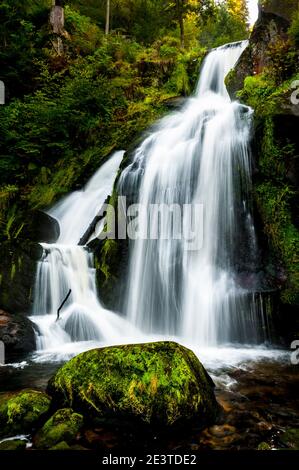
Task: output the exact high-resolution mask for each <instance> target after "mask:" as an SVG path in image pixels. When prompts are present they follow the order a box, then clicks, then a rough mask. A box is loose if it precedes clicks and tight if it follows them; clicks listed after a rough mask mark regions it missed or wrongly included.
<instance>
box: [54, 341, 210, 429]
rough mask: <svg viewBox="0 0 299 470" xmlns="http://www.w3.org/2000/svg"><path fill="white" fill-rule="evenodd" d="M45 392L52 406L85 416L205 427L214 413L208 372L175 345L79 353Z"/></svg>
mask: <svg viewBox="0 0 299 470" xmlns="http://www.w3.org/2000/svg"><path fill="white" fill-rule="evenodd" d="M48 393H49V394H50V395H51V396H52V397H53V402H54V403H55V405H56V406H57V405H63V406H71V407H72V408H73V409H75V410H80V411H82V412H83V413H85V415H86V416H88V417H100V418H103V417H107V416H110V417H111V416H113V417H117V418H119V419H121V418H129V419H131V418H133V417H135V418H138V419H141V421H143V422H145V423H150V424H158V425H173V424H175V423H178V422H181V421H186V420H190V419H196V420H197V421H199V422H200V423H204V422H207V421H211V420H213V419H214V418H215V416H216V414H217V411H218V404H217V402H216V399H215V396H214V393H213V382H212V380H211V378H210V377H209V375H208V374H207V372H206V370H205V369H204V367H203V366H202V365H201V363H200V362H199V360H198V359H197V357H196V356H195V355H194V353H193V352H192V351H190V350H189V349H187V348H185V347H183V346H180V345H179V344H177V343H173V342H157V343H147V344H137V345H123V346H115V347H106V348H102V349H94V350H91V351H87V352H85V353H82V354H80V355H78V356H76V357H75V358H73V359H71V360H70V361H69V362H68V363H67V364H65V365H64V366H63V367H62V368H61V369H59V370H58V372H57V373H56V374H55V375H54V377H52V379H51V380H50V381H49V385H48Z"/></svg>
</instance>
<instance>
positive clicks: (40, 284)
mask: <svg viewBox="0 0 299 470" xmlns="http://www.w3.org/2000/svg"><path fill="white" fill-rule="evenodd" d="M123 154H124V152H123V151H121V152H116V153H115V154H114V155H113V156H112V157H111V158H110V159H109V160H108V161H107V162H106V163H105V164H104V165H103V166H102V167H101V168H100V170H98V171H97V172H96V174H95V175H94V176H93V177H92V179H91V180H90V181H89V183H88V184H87V185H86V187H85V189H84V190H83V191H76V192H74V193H72V194H70V195H69V196H67V197H66V198H65V199H63V201H61V202H59V203H58V204H57V205H56V206H55V207H54V208H53V209H52V210H51V211H50V212H49V213H50V214H51V215H52V216H53V217H55V218H56V219H57V220H58V222H59V225H60V236H59V239H58V241H57V243H53V244H46V243H43V244H42V246H43V248H44V256H43V259H42V260H41V261H40V262H39V263H38V268H37V275H36V284H35V295H34V305H33V315H32V317H31V319H32V321H33V322H34V323H35V324H36V325H37V330H38V334H37V349H38V350H39V351H43V353H45V352H47V353H52V352H55V351H57V350H63V349H64V350H69V349H72V348H73V344H74V343H83V344H84V345H85V349H88V342H91V341H101V342H103V341H104V342H108V343H113V342H115V341H116V342H117V341H121V339H122V334H123V331H124V330H125V331H126V332H127V334H128V335H130V334H131V335H133V334H136V331H135V329H134V328H133V327H130V325H128V323H127V322H126V321H125V320H124V319H122V318H121V317H120V316H119V315H116V314H115V313H112V312H110V311H108V310H106V309H104V308H103V306H102V305H101V303H100V301H99V300H98V295H97V288H96V278H95V269H94V264H93V256H92V254H91V253H90V252H89V251H88V250H87V249H86V248H85V247H82V246H78V245H77V243H78V241H79V240H80V238H81V237H82V236H83V235H84V233H85V232H86V230H87V228H88V226H89V224H90V223H91V222H92V220H93V219H94V217H95V216H96V215H97V212H98V211H99V210H100V209H101V207H102V205H103V203H104V201H105V199H106V198H107V196H108V195H109V194H111V191H112V187H113V183H114V180H115V177H116V173H117V170H118V167H119V165H120V162H121V159H122V157H123ZM69 289H71V291H72V292H71V295H70V297H69V299H68V301H67V302H66V303H65V305H64V307H63V309H62V310H61V314H60V318H59V320H58V321H57V309H58V307H59V306H60V305H61V303H62V301H63V300H64V299H65V297H66V294H67V293H68V291H69Z"/></svg>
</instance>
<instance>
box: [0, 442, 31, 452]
mask: <svg viewBox="0 0 299 470" xmlns="http://www.w3.org/2000/svg"><path fill="white" fill-rule="evenodd" d="M25 449H26V441H24V440H23V439H12V440H9V441H3V442H0V451H1V450H11V451H12V450H13V451H15V450H25Z"/></svg>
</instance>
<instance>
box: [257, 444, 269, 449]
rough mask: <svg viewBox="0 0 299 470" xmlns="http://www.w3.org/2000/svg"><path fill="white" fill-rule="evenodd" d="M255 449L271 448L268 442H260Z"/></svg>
mask: <svg viewBox="0 0 299 470" xmlns="http://www.w3.org/2000/svg"><path fill="white" fill-rule="evenodd" d="M257 450H271V446H270V445H269V444H267V442H261V443H260V444H259V445H258V448H257Z"/></svg>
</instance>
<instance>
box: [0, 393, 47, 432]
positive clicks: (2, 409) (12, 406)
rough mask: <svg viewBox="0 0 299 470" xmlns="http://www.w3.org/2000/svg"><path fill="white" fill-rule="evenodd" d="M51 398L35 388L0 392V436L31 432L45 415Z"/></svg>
mask: <svg viewBox="0 0 299 470" xmlns="http://www.w3.org/2000/svg"><path fill="white" fill-rule="evenodd" d="M50 403H51V400H50V398H49V396H48V395H46V394H45V393H43V392H39V391H37V390H23V391H22V392H19V393H3V394H0V436H4V437H8V436H14V435H17V434H24V433H27V432H31V431H32V430H33V429H35V428H36V426H38V425H39V423H40V422H41V421H42V419H43V418H44V417H45V416H46V415H47V413H48V411H49V408H50Z"/></svg>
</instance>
